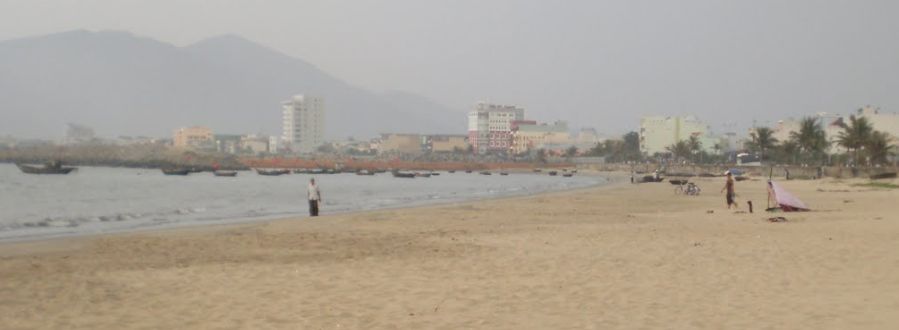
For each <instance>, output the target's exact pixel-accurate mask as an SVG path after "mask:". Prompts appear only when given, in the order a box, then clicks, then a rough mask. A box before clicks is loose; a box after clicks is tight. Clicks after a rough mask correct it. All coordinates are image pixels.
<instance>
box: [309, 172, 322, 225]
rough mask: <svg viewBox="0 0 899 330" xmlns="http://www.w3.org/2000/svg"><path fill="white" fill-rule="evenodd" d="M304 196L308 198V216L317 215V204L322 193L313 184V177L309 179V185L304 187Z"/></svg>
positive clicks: (320, 199)
mask: <svg viewBox="0 0 899 330" xmlns="http://www.w3.org/2000/svg"><path fill="white" fill-rule="evenodd" d="M306 197H307V199H309V216H311V217H317V216H318V206H319V204H321V201H322V193H321V191H320V190H319V189H318V185H316V184H315V179H314V178H313V179H310V180H309V187H308V188H307V189H306Z"/></svg>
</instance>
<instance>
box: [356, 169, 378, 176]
mask: <svg viewBox="0 0 899 330" xmlns="http://www.w3.org/2000/svg"><path fill="white" fill-rule="evenodd" d="M356 175H375V172H374V171H370V170H358V171H356Z"/></svg>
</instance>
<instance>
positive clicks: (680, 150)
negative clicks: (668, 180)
mask: <svg viewBox="0 0 899 330" xmlns="http://www.w3.org/2000/svg"><path fill="white" fill-rule="evenodd" d="M665 150H668V152H670V153H671V154H672V155H674V161H675V162H676V161H678V160H679V159H681V158H687V157H689V156H690V144H689V143H687V142H686V141H684V140H680V141H677V143H675V144H672V145H670V146H667V147H665Z"/></svg>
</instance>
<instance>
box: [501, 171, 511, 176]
mask: <svg viewBox="0 0 899 330" xmlns="http://www.w3.org/2000/svg"><path fill="white" fill-rule="evenodd" d="M499 175H502V176H506V175H509V172H505V171H504V172H499Z"/></svg>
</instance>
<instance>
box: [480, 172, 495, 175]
mask: <svg viewBox="0 0 899 330" xmlns="http://www.w3.org/2000/svg"><path fill="white" fill-rule="evenodd" d="M479 174H480V175H493V173H490V171H481V172H480V173H479Z"/></svg>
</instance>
